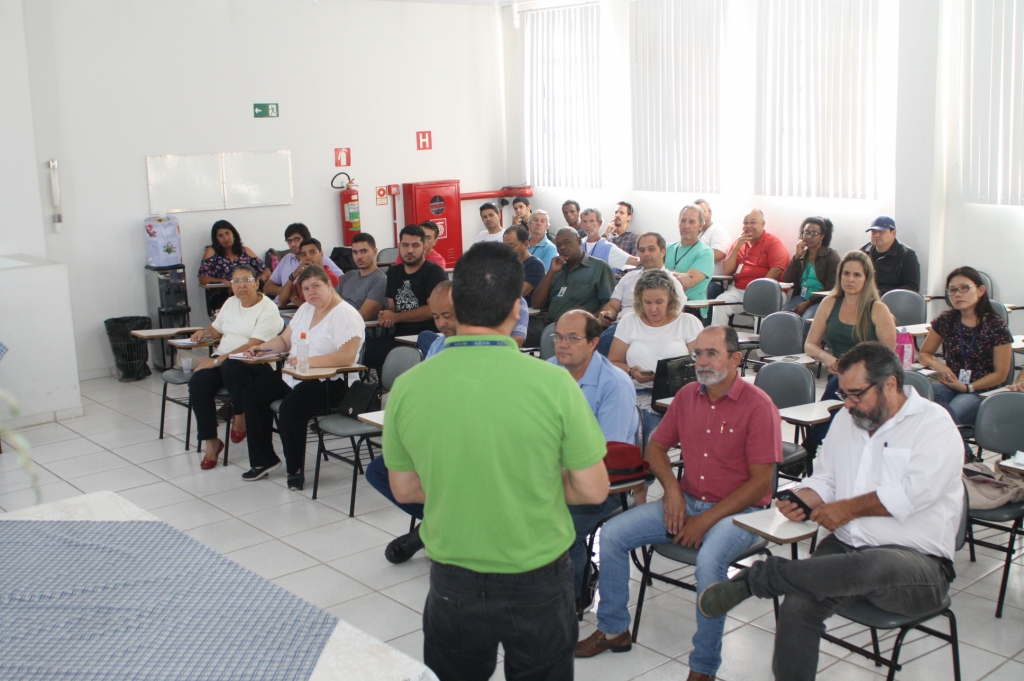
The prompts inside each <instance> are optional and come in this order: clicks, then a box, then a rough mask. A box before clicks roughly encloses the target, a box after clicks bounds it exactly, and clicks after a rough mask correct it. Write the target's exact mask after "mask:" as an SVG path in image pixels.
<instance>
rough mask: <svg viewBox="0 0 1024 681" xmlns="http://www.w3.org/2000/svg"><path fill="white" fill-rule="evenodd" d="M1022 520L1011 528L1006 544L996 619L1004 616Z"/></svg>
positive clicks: (1017, 521) (1018, 520)
mask: <svg viewBox="0 0 1024 681" xmlns="http://www.w3.org/2000/svg"><path fill="white" fill-rule="evenodd" d="M1020 527H1021V519H1020V518H1017V519H1016V520H1014V521H1013V525H1012V526H1011V527H1010V540H1009V541H1008V542H1007V543H1006V562H1005V563H1004V564H1003V579H1002V581H1001V582H1000V583H999V600H998V601H997V602H996V617H1002V616H1003V601H1004V600H1006V583H1007V581H1009V578H1010V566H1011V565H1013V556H1014V554H1015V553H1016V550H1015V549H1016V547H1017V534H1018V533H1019V532H1020Z"/></svg>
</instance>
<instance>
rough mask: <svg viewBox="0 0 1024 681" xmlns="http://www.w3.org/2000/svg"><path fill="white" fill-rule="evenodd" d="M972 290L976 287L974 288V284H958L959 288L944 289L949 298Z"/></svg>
mask: <svg viewBox="0 0 1024 681" xmlns="http://www.w3.org/2000/svg"><path fill="white" fill-rule="evenodd" d="M972 288H978V287H977V286H975V285H974V284H960V285H959V286H950V287H949V288H948V289H946V293H948V294H949V295H951V296H955V295H956V294H958V293H959V294H961V295H963V294H966V293H967V292H968V291H970V290H971V289H972Z"/></svg>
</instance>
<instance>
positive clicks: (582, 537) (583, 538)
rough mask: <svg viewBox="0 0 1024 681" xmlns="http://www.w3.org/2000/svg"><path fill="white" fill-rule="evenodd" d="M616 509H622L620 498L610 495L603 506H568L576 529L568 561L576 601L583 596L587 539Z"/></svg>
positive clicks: (619, 496) (587, 558)
mask: <svg viewBox="0 0 1024 681" xmlns="http://www.w3.org/2000/svg"><path fill="white" fill-rule="evenodd" d="M617 508H622V497H621V495H618V494H612V495H610V496H609V497H608V499H606V500H605V502H604V503H603V504H582V505H579V506H572V505H570V506H569V515H571V516H572V524H573V526H574V527H575V528H576V538H575V539H574V540H573V542H572V546H570V547H569V559H570V560H571V561H572V586H573V593H575V594H576V600H579V598H580V596H582V595H583V570H584V568H586V566H587V560H589V558H590V556H588V555H587V537H588V536H589V535H590V534H591V533H592V532H593V531H594V528H595V527H597V524H598V523H599V522H601V521H602V520H604V519H605V518H607V517H608V514H609V513H611V512H612V511H614V510H615V509H617Z"/></svg>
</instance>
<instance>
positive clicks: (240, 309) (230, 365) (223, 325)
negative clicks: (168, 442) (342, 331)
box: [188, 265, 284, 471]
mask: <svg viewBox="0 0 1024 681" xmlns="http://www.w3.org/2000/svg"><path fill="white" fill-rule="evenodd" d="M258 284H259V282H258V281H257V278H256V270H254V269H253V268H252V267H250V266H249V265H239V266H238V267H236V268H235V269H234V270H233V271H232V272H231V292H232V293H233V294H234V295H232V296H231V297H230V298H228V299H227V301H226V302H225V303H224V305H223V307H221V308H220V312H219V313H217V319H215V320H214V321H213V322H212V323H211V324H210V325H209V326H207V327H206V328H205V329H203V330H202V331H196V332H195V333H194V334H192V340H193V341H195V342H197V343H198V342H200V341H202V340H203V339H204V338H212V339H214V340H217V339H220V343H219V344H218V345H217V349H216V350H215V351H214V352H213V357H209V358H207V359H204V360H202V361H201V362H199V363H198V364H197V365H196V367H195V373H194V374H193V375H192V379H191V380H190V381H189V383H188V394H189V400H190V401H191V404H192V411H193V412H195V415H196V423H197V424H198V428H197V429H198V431H199V439H200V440H204V441H205V442H206V456H205V457H204V458H203V460H202V462H201V463H200V464H199V467H200V468H202V469H203V470H204V471H206V470H210V469H211V468H213V467H215V466H216V465H217V458H218V457H219V456H220V453H221V450H223V449H224V443H223V442H221V440H220V438H218V437H217V404H216V402H215V400H214V396H215V395H216V394H217V391H218V390H220V389H221V388H222V387H224V388H227V389H228V394H230V395H231V404H232V405H234V408H235V411H236V412H237V413H236V414H235V417H234V420H233V422H232V424H231V441H232V442H241V441H242V440H244V439H245V414H243V413H242V409H243V405H244V404H245V402H244V395H245V389H246V388H247V387H248V386H249V383H251V382H252V381H253V380H255V379H257V378H259V377H260V376H262V375H264V374H266V373H268V372H269V371H270V366H269V365H267V364H246V363H245V362H239V361H238V360H235V359H228V356H229V355H232V354H234V353H238V352H245V351H246V350H248V349H249V348H251V347H253V346H255V345H259V344H260V343H263V342H264V341H267V340H270V339H271V338H273V337H274V336H276V335H277V334H279V333H280V332H281V327H282V326H283V325H284V322H283V321H282V320H281V313H280V311H279V310H278V308H277V305H275V304H274V301H273V300H271V299H270V298H267V297H266V296H264V295H263V294H262V293H260V292H259V289H258V288H257V287H258Z"/></svg>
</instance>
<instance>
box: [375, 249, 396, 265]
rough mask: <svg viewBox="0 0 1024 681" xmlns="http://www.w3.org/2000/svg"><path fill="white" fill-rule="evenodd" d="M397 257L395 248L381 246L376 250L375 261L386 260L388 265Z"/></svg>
mask: <svg viewBox="0 0 1024 681" xmlns="http://www.w3.org/2000/svg"><path fill="white" fill-rule="evenodd" d="M397 259H398V249H397V248H382V249H380V250H379V251H377V262H386V263H388V264H389V265H390V264H391V263H393V262H394V261H395V260H397Z"/></svg>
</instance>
